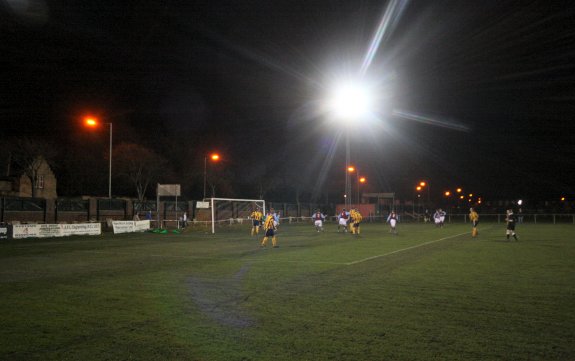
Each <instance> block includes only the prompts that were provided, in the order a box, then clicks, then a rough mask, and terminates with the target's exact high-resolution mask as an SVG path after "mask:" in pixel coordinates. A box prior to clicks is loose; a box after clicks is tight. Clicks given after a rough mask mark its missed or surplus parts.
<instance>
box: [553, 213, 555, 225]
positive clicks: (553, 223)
mask: <svg viewBox="0 0 575 361" xmlns="http://www.w3.org/2000/svg"><path fill="white" fill-rule="evenodd" d="M553 224H555V214H553Z"/></svg>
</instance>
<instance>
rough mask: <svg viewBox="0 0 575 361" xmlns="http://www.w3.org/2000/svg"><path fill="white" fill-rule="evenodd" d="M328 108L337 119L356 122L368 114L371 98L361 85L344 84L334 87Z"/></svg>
mask: <svg viewBox="0 0 575 361" xmlns="http://www.w3.org/2000/svg"><path fill="white" fill-rule="evenodd" d="M329 107H330V110H331V111H332V112H333V114H334V115H335V116H336V117H337V118H340V119H344V120H357V119H358V118H361V117H363V116H365V115H367V114H368V113H369V112H370V110H371V109H370V108H371V97H370V94H369V91H368V90H367V89H366V87H365V86H363V85H362V84H359V83H353V82H346V83H342V84H339V85H338V86H336V87H335V89H334V92H333V96H332V98H331V99H330V103H329Z"/></svg>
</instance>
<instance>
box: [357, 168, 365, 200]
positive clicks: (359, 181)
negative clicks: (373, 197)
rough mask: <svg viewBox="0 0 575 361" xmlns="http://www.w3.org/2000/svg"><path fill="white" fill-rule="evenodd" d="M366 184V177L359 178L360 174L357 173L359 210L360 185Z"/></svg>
mask: <svg viewBox="0 0 575 361" xmlns="http://www.w3.org/2000/svg"><path fill="white" fill-rule="evenodd" d="M365 182H366V179H365V177H360V176H359V172H357V208H359V204H360V203H359V201H360V196H359V185H360V184H363V183H365Z"/></svg>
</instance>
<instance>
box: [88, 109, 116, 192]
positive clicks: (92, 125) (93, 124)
mask: <svg viewBox="0 0 575 361" xmlns="http://www.w3.org/2000/svg"><path fill="white" fill-rule="evenodd" d="M107 124H109V125H110V163H109V167H108V198H110V199H111V198H112V123H111V122H110V123H107ZM84 125H86V126H87V127H89V128H97V127H98V126H99V125H100V122H99V121H98V118H95V117H93V116H86V117H85V118H84Z"/></svg>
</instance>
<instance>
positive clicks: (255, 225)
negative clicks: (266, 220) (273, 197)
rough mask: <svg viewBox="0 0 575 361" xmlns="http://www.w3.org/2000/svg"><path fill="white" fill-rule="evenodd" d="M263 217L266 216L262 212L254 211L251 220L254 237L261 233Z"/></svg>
mask: <svg viewBox="0 0 575 361" xmlns="http://www.w3.org/2000/svg"><path fill="white" fill-rule="evenodd" d="M263 216H264V215H263V214H262V212H260V210H259V209H256V210H255V211H253V212H252V214H251V215H250V218H251V219H252V236H253V235H257V234H259V233H260V226H261V224H262V218H263Z"/></svg>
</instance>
